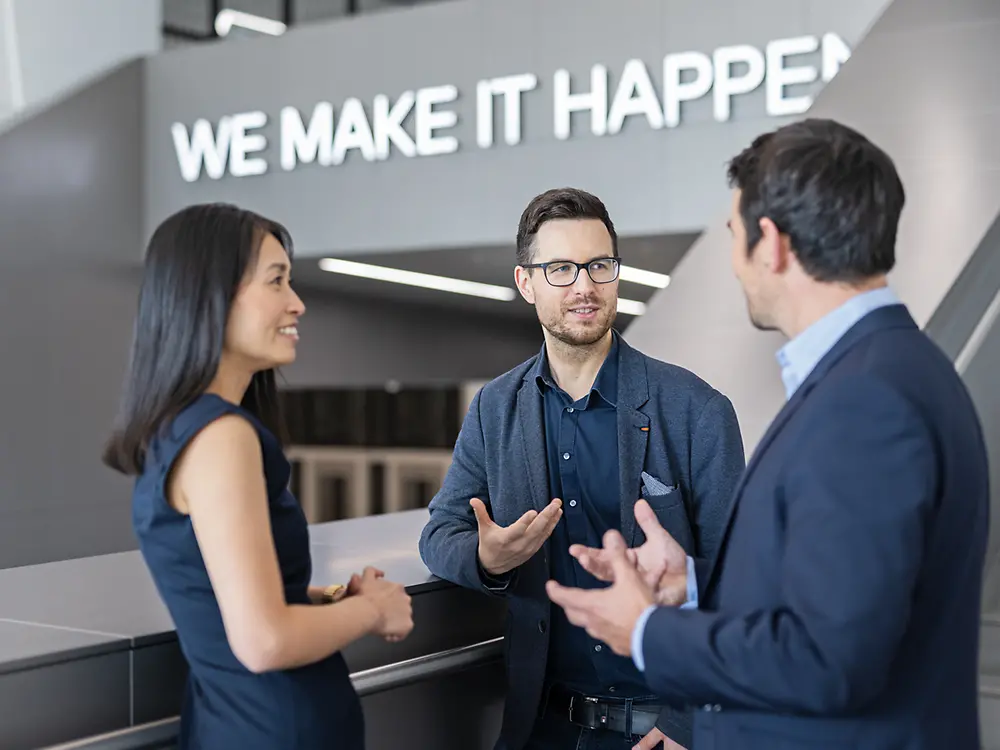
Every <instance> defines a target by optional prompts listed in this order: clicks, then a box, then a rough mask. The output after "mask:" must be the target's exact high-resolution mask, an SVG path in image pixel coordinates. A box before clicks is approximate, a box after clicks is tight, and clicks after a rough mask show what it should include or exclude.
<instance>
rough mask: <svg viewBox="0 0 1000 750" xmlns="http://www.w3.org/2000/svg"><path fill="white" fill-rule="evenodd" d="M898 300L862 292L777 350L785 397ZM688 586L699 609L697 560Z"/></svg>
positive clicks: (637, 637)
mask: <svg viewBox="0 0 1000 750" xmlns="http://www.w3.org/2000/svg"><path fill="white" fill-rule="evenodd" d="M898 304H899V298H898V297H897V296H896V294H895V293H894V292H893V291H892V289H890V288H889V287H880V288H878V289H873V290H871V291H869V292H862V293H861V294H859V295H857V296H856V297H852V298H851V299H849V300H848V301H847V302H845V303H844V304H842V305H841V306H840V307H838V308H837V309H835V310H833V311H832V312H829V313H827V314H826V315H824V316H823V317H822V318H820V319H819V320H817V321H816V322H815V323H813V324H812V325H811V326H809V327H808V328H806V329H805V330H804V331H802V333H800V334H799V335H798V336H796V337H795V338H794V339H792V340H791V341H789V342H788V343H787V344H785V345H784V346H783V347H781V349H779V350H778V354H777V358H778V364H779V365H781V381H782V383H784V384H785V398H789V399H790V398H791V397H792V395H793V394H794V393H795V391H797V390H798V389H799V386H801V385H802V384H803V383H804V382H805V380H806V378H808V377H809V375H810V373H812V371H813V370H814V369H815V368H816V365H818V364H819V361H820V360H821V359H823V357H825V356H826V355H827V353H828V352H829V351H830V350H831V349H832V348H833V347H834V345H835V344H836V343H837V342H838V341H840V339H841V338H843V336H844V334H845V333H847V332H848V331H849V330H850V329H851V328H853V327H854V324H855V323H857V322H858V321H859V320H861V319H862V318H863V317H865V316H866V315H867V314H868V313H870V312H872V311H873V310H877V309H879V308H880V307H888V306H889V305H898ZM687 567H688V570H687V575H688V578H687V586H688V600H687V602H686V603H685V604H682V605H681V609H696V608H697V607H698V583H697V581H696V580H695V575H694V560H692V559H691V558H690V557H689V558H688V566H687ZM655 611H656V606H655V605H653V606H651V607H648V608H647V609H646V610H645V611H644V612H643V613H642V614H641V615H640V616H639V619H638V620H636V623H635V629H633V631H632V661H634V662H635V666H636V667H638V668H639V671H640V672H644V671H645V670H646V662H645V659H643V657H642V638H643V635H644V634H645V631H646V623H647V622H648V621H649V618H650V616H652V614H653V612H655Z"/></svg>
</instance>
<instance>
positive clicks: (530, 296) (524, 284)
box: [514, 266, 535, 305]
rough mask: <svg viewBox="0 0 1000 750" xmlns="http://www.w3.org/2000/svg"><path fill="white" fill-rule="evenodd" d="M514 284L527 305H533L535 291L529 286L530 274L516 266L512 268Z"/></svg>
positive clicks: (525, 269)
mask: <svg viewBox="0 0 1000 750" xmlns="http://www.w3.org/2000/svg"><path fill="white" fill-rule="evenodd" d="M514 284H515V285H517V291H519V292H520V293H521V296H522V297H524V300H525V302H527V303H528V304H529V305H533V304H535V289H534V287H532V286H531V272H530V271H529V270H528V269H527V268H522V267H521V266H517V267H515V268H514Z"/></svg>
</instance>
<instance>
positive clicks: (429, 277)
mask: <svg viewBox="0 0 1000 750" xmlns="http://www.w3.org/2000/svg"><path fill="white" fill-rule="evenodd" d="M319 267H320V268H322V269H323V270H324V271H329V272H330V273H340V274H345V275H347V276H358V277H361V278H364V279H375V280H377V281H389V282H392V283H394V284H406V285H408V286H419V287H423V288H424V289H437V290H438V291H442V292H454V293H455V294H468V295H470V296H473V297H486V298H487V299H495V300H499V301H501V302H510V301H511V300H512V299H514V298H515V297H516V296H517V292H515V291H514V290H513V289H512V288H511V287H509V286H496V285H494V284H481V283H480V282H478V281H465V280H464V279H453V278H451V277H449V276H435V275H433V274H429V273H417V272H416V271H404V270H403V269H401V268H387V267H385V266H373V265H371V264H369V263H358V262H356V261H353V260H341V259H339V258H323V259H322V260H320V262H319Z"/></svg>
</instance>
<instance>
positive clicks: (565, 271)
mask: <svg viewBox="0 0 1000 750" xmlns="http://www.w3.org/2000/svg"><path fill="white" fill-rule="evenodd" d="M621 263H622V259H621V258H620V257H619V255H618V237H617V234H616V232H615V228H614V224H613V223H612V221H611V218H610V217H609V216H608V212H607V209H606V208H605V206H604V204H603V203H602V202H601V201H600V200H599V199H598V198H596V197H595V196H593V195H591V194H589V193H587V192H584V191H582V190H576V189H570V188H566V189H559V190H550V191H548V192H545V193H542V194H541V195H539V196H537V197H535V198H534V199H533V200H532V201H531V203H530V204H529V205H528V207H527V208H526V209H525V210H524V213H523V214H522V215H521V221H520V224H519V226H518V231H517V266H516V268H515V271H514V278H515V281H516V283H517V288H518V290H519V291H520V293H521V296H522V297H524V299H525V300H526V301H527V302H529V303H530V304H532V305H534V307H535V310H536V312H537V314H538V320H539V322H540V323H541V325H542V332H543V335H544V339H545V343H544V345H543V346H542V348H541V351H540V352H539V353H538V355H536V356H535V357H532V358H531V359H530V360H528V361H527V362H525V363H523V364H521V365H519V366H518V367H516V368H514V369H513V370H511V371H510V372H508V373H506V374H505V375H501V376H500V377H499V378H497V379H495V380H493V381H492V382H490V383H489V384H487V385H486V386H484V387H483V388H482V389H481V390H480V391H479V393H478V394H477V395H476V397H475V398H474V399H473V401H472V404H471V406H470V408H469V412H468V414H467V415H466V418H465V423H464V425H463V426H462V431H461V434H460V435H459V438H458V441H457V443H456V445H455V452H454V458H453V461H452V465H451V467H450V468H449V471H448V474H447V476H446V478H445V481H444V484H443V486H442V488H441V491H440V492H439V493H438V494H437V495H436V496H435V498H434V499H433V501H432V502H431V504H430V521H429V522H428V524H427V526H426V527H425V529H424V531H423V533H422V535H421V539H420V552H421V556H422V557H423V559H424V562H425V563H426V565H427V567H428V568H429V569H430V570H431V572H433V573H434V574H435V575H437V576H439V577H441V578H444V579H446V580H449V581H452V582H454V583H456V584H459V585H462V586H466V587H469V588H472V589H476V590H480V591H484V592H488V593H491V594H493V595H497V596H503V597H505V598H506V599H507V602H508V613H509V616H508V625H507V631H506V666H507V675H508V690H507V698H506V705H505V710H504V720H503V726H502V729H501V734H500V739H499V741H498V743H497V746H496V747H497V750H578V749H579V750H611V749H612V748H613V749H614V750H624V749H627V748H633V747H637V748H640V749H641V750H652V748H660V747H665V748H677V747H690V731H691V730H690V719H689V716H688V715H687V714H686V713H683V712H680V711H675V710H673V709H671V708H669V707H666V706H664V705H662V703H661V702H660V701H659V700H658V699H657V698H656V697H655V696H654V695H652V694H651V691H650V690H649V688H648V687H647V685H646V683H645V680H644V679H643V676H642V675H641V674H640V673H639V671H638V670H637V669H636V668H635V666H634V665H633V663H632V662H631V660H629V659H625V658H622V657H618V656H616V655H615V654H614V653H612V651H611V649H609V648H608V647H607V646H606V645H604V644H602V643H601V642H600V641H597V640H595V639H593V638H591V637H590V636H588V635H587V633H586V632H585V631H584V630H582V629H580V628H577V627H574V626H573V625H571V624H570V623H569V621H568V620H567V619H566V616H565V614H564V612H563V611H562V610H561V609H560V608H558V607H553V606H551V603H550V601H549V598H548V596H547V594H546V591H545V582H546V581H547V580H549V579H554V580H556V581H558V582H560V583H562V584H563V585H568V586H573V587H577V588H596V587H600V586H604V585H605V584H602V583H600V582H598V581H597V579H596V578H594V577H593V576H591V575H590V574H589V573H587V572H586V571H585V570H584V569H583V568H581V567H580V565H579V563H577V562H576V560H575V559H574V558H573V557H572V556H571V555H570V553H569V549H570V546H571V545H574V544H580V545H585V546H591V547H599V546H600V545H601V539H602V536H603V535H604V533H605V532H607V531H608V530H611V529H615V530H617V531H619V532H621V533H622V535H623V536H624V537H625V539H626V540H628V541H629V542H630V546H632V547H636V546H638V545H639V544H641V543H642V542H643V541H644V539H645V537H644V534H643V531H642V528H640V527H639V525H638V524H637V522H636V520H635V511H634V506H635V504H636V502H638V500H639V499H640V498H642V499H645V500H646V501H647V502H648V504H649V506H650V508H652V511H653V514H654V515H655V517H656V520H657V521H658V522H659V524H661V525H662V526H663V527H664V528H666V529H668V530H669V531H670V534H671V536H673V538H674V539H676V540H678V542H680V544H681V545H682V546H683V547H684V549H685V551H686V552H687V554H688V556H689V560H688V563H689V565H690V566H692V567H694V566H696V565H698V564H700V561H704V562H705V564H707V563H708V561H710V560H711V559H712V557H713V556H714V554H715V551H716V549H717V547H718V544H719V540H720V538H721V532H722V525H723V522H724V520H725V518H726V516H727V512H728V507H729V500H730V498H731V496H732V493H733V490H734V488H735V486H736V483H737V481H738V479H739V477H740V475H741V473H742V471H743V469H744V456H743V442H742V438H741V435H740V430H739V425H738V423H737V420H736V414H735V412H734V411H733V407H732V404H731V403H730V402H729V399H727V398H726V397H725V396H724V395H722V394H721V393H719V392H718V391H716V390H714V389H713V388H712V387H711V386H709V385H708V384H707V383H705V382H704V381H702V380H701V379H699V378H698V377H697V376H695V375H694V374H692V373H690V372H688V371H686V370H684V369H681V368H680V367H675V366H672V365H668V364H665V363H663V362H659V361H657V360H654V359H651V358H649V357H647V356H645V355H643V354H641V353H640V352H638V351H636V350H635V349H633V348H631V347H630V346H629V345H628V344H627V343H626V342H625V341H624V340H623V339H622V337H621V336H620V335H619V334H618V333H617V332H616V331H615V330H614V328H613V325H614V321H615V315H616V312H617V305H618V280H619V270H620V268H621ZM641 515H642V514H641V513H640V516H641ZM691 579H692V580H693V579H694V576H691ZM695 596H696V592H694V591H692V592H691V599H692V604H693V603H694V597H695Z"/></svg>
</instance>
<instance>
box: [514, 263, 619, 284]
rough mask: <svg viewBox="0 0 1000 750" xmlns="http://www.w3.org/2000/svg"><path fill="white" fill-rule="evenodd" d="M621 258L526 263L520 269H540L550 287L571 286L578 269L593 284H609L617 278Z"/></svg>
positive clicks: (577, 274) (578, 272)
mask: <svg viewBox="0 0 1000 750" xmlns="http://www.w3.org/2000/svg"><path fill="white" fill-rule="evenodd" d="M620 267H621V258H595V259H594V260H588V261H587V262H586V263H574V262H573V261H571V260H550V261H549V262H548V263H527V264H524V265H522V266H521V268H541V269H542V272H543V273H544V274H545V280H546V281H547V282H549V283H550V284H551V285H552V286H572V285H573V284H575V283H576V279H577V277H578V276H579V275H580V269H581V268H585V269H587V275H588V276H590V280H591V281H593V282H594V283H595V284H610V283H611V282H612V281H614V280H615V279H617V278H618V269H619V268H620Z"/></svg>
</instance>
